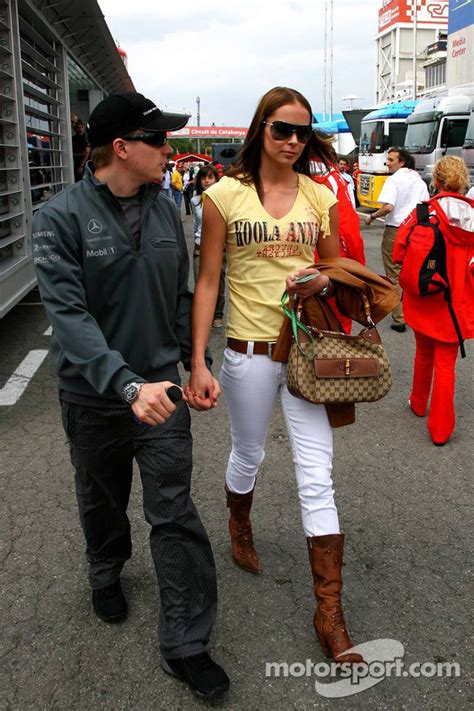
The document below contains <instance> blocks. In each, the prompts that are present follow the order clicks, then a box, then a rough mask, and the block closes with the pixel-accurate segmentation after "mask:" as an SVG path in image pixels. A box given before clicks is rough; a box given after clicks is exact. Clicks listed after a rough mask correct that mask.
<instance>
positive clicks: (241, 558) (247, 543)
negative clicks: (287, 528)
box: [225, 485, 260, 573]
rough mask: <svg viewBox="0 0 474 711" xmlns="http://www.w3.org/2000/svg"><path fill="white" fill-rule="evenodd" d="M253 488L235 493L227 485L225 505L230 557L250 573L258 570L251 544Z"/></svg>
mask: <svg viewBox="0 0 474 711" xmlns="http://www.w3.org/2000/svg"><path fill="white" fill-rule="evenodd" d="M253 491H254V490H253V489H252V491H249V493H248V494H235V493H234V492H233V491H229V489H228V488H227V485H226V487H225V492H226V495H227V507H228V508H229V509H230V518H229V532H230V540H231V544H232V557H233V559H234V561H235V562H236V563H237V565H239V566H240V567H241V568H243V569H244V570H248V571H249V572H250V573H258V572H259V571H260V562H259V560H258V555H257V551H256V550H255V547H254V545H253V539H252V524H251V523H250V509H251V508H252V500H253Z"/></svg>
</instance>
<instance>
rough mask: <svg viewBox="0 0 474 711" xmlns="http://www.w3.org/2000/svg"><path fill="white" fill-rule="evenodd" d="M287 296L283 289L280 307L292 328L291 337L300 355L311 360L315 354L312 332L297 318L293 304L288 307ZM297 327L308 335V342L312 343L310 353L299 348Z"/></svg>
mask: <svg viewBox="0 0 474 711" xmlns="http://www.w3.org/2000/svg"><path fill="white" fill-rule="evenodd" d="M288 298H289V297H288V293H287V292H286V291H284V292H283V294H282V296H281V308H282V309H283V313H284V314H285V316H287V317H288V318H289V319H290V321H291V328H292V331H293V338H294V340H295V343H296V345H297V346H298V350H299V352H300V353H301V355H302V356H304V357H305V358H308V359H309V360H312V359H313V358H314V356H315V342H314V338H313V334H312V333H311V331H310V330H309V329H308V328H307V327H306V326H305V325H304V323H302V322H301V321H300V320H299V318H298V316H297V313H296V310H295V308H294V307H293V306H292V307H291V308H288V306H287V305H286V302H287V300H288ZM298 329H300V331H303V333H305V334H306V335H307V336H308V338H309V340H310V343H311V345H312V348H311V353H305V352H304V350H303V349H302V348H301V346H300V343H299V340H298Z"/></svg>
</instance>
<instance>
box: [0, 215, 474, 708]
mask: <svg viewBox="0 0 474 711" xmlns="http://www.w3.org/2000/svg"><path fill="white" fill-rule="evenodd" d="M183 217H184V216H183ZM184 222H185V229H186V233H187V236H188V238H189V242H190V246H191V218H186V217H184ZM381 234H382V225H381V223H377V224H374V225H373V226H372V227H371V228H370V229H367V228H364V236H365V240H366V251H367V256H368V264H369V266H370V267H372V268H373V269H375V270H376V271H379V272H381V270H382V266H381V258H380V241H381ZM37 301H38V297H37V294H36V293H35V292H33V293H32V294H31V295H30V296H29V297H28V298H27V299H25V302H26V304H35V302H37ZM47 326H48V322H47V319H46V316H45V313H44V311H43V308H42V306H41V305H38V304H37V305H19V306H17V307H16V308H15V309H14V310H13V311H12V312H10V313H9V314H8V315H7V316H6V317H5V318H4V319H3V320H2V321H0V343H1V358H0V389H1V388H2V387H3V385H4V384H5V383H6V381H7V380H8V378H9V377H10V376H11V374H12V372H13V371H14V370H15V368H16V367H17V366H18V364H19V363H20V362H21V361H22V359H23V358H24V357H25V355H26V354H27V353H28V352H29V351H30V350H32V349H43V348H46V349H47V348H49V345H50V338H49V337H48V336H46V335H43V334H44V332H45V330H46V328H47ZM389 326H390V320H389V319H388V318H387V319H386V320H385V321H384V322H383V323H382V324H381V325H380V332H381V334H382V337H383V339H384V342H385V344H386V347H387V349H388V352H389V354H390V358H391V361H392V367H393V374H394V385H393V388H392V390H391V392H390V393H389V394H388V396H387V397H385V398H384V399H383V400H381V401H380V402H377V403H373V404H366V405H361V406H359V407H358V409H357V422H356V424H355V425H352V426H350V427H346V428H342V429H338V430H336V431H335V460H334V480H335V488H336V500H337V504H338V509H339V514H340V519H341V524H342V530H343V531H344V532H345V533H346V552H345V567H344V580H345V588H344V605H345V612H346V617H347V620H348V623H349V627H350V630H351V633H352V636H353V639H354V641H355V642H358V643H362V642H369V641H371V640H380V639H391V640H396V641H398V643H400V644H402V645H403V646H404V652H405V654H404V658H403V661H404V662H405V664H406V665H407V667H408V665H410V664H413V663H430V665H431V666H430V667H429V669H430V673H432V669H433V666H432V665H433V664H435V663H442V662H456V663H457V664H459V665H460V676H457V677H450V678H448V677H446V676H441V677H437V676H435V677H430V678H425V677H420V676H418V677H414V676H410V675H408V676H407V675H406V674H405V676H404V677H402V678H394V677H393V676H391V677H390V678H385V679H383V680H382V681H380V683H378V684H377V685H376V686H374V687H373V688H371V689H368V690H366V691H363V692H361V693H359V694H354V695H351V696H346V697H344V698H342V699H332V698H326V697H325V696H322V695H321V694H320V693H318V692H317V691H316V689H315V678H316V677H315V676H314V674H311V673H310V674H309V675H308V676H306V675H303V676H301V670H302V667H301V665H306V664H307V662H306V660H310V661H311V662H313V663H314V664H320V663H322V662H324V661H325V657H324V656H323V654H322V652H321V650H320V648H319V645H318V643H317V641H316V638H315V635H314V632H313V629H312V615H313V610H314V599H313V594H312V586H311V580H310V570H309V564H308V559H307V551H306V543H305V539H304V535H303V533H302V529H301V523H300V514H299V506H298V499H297V492H296V486H295V481H294V474H293V467H292V462H291V456H290V449H289V442H288V437H287V433H286V429H285V426H284V423H283V419H282V416H281V413H280V411H279V410H277V411H276V412H275V415H274V419H273V422H272V425H271V429H270V433H269V437H268V443H267V454H266V459H265V462H264V464H263V466H262V469H261V474H260V476H259V479H258V485H257V490H256V496H255V505H254V514H253V525H254V536H255V541H256V545H257V547H258V550H259V553H260V557H261V563H262V572H261V574H260V576H252V575H250V574H247V573H245V572H244V571H241V570H240V569H238V568H237V567H236V566H235V565H233V563H232V562H231V558H230V550H229V541H228V536H227V510H226V508H225V503H224V492H223V476H224V471H225V466H226V460H227V456H228V453H229V448H230V438H229V424H228V415H227V410H226V406H225V403H221V404H220V405H219V407H218V408H217V409H215V410H214V411H212V412H210V413H193V433H194V443H195V444H194V458H195V465H194V482H193V496H194V500H195V501H196V503H197V505H198V508H199V510H200V513H201V516H202V519H203V521H204V524H205V526H206V527H207V530H208V532H209V535H210V539H211V542H212V545H213V549H214V553H215V557H216V563H217V570H218V583H219V595H220V603H219V615H218V621H217V624H216V627H215V631H214V634H213V637H212V640H211V645H210V651H211V652H212V654H213V656H214V657H215V658H216V660H218V661H219V662H220V663H221V664H222V665H223V666H224V667H225V669H226V670H227V672H228V674H229V676H230V678H231V682H232V686H231V690H230V692H229V694H228V695H227V697H226V698H225V699H224V700H222V701H220V702H216V705H217V706H222V707H223V708H226V709H236V710H237V709H238V710H240V709H242V710H243V709H300V710H304V709H312V708H321V709H336V708H344V709H417V710H418V709H430V710H431V709H467V708H472V696H471V695H470V688H469V679H470V673H471V671H472V667H471V651H472V647H470V626H471V623H472V619H471V609H472V606H471V598H470V596H469V585H470V580H471V579H470V553H471V551H472V547H471V546H470V545H469V544H470V540H469V532H470V523H471V521H472V510H471V509H470V501H471V499H472V489H471V474H472V458H473V457H472V455H473V447H472V444H473V440H472V422H473V406H472V401H473V398H472V395H473V391H472V379H473V378H472V376H473V365H472V363H473V356H474V353H473V348H472V345H471V344H468V347H467V353H468V357H467V358H466V359H465V360H463V361H461V360H459V361H458V368H457V373H458V381H457V428H456V433H455V435H454V436H453V438H452V440H451V441H450V442H449V443H448V444H447V445H446V446H445V447H443V448H436V447H434V446H433V445H432V444H431V441H430V439H429V436H428V433H427V430H426V424H425V422H424V421H423V420H421V419H418V418H416V417H415V416H414V415H412V414H411V412H410V411H409V409H408V406H407V398H408V394H409V388H410V379H411V370H412V361H413V353H414V338H413V333H412V332H411V331H408V332H407V333H404V334H398V333H395V332H393V331H392V330H391V329H390V327H389ZM210 345H211V347H212V350H213V353H214V356H215V361H216V372H218V369H219V365H220V362H221V356H222V351H223V348H224V333H223V331H222V330H221V331H214V332H213V333H212V336H211V340H210ZM249 405H250V403H249ZM0 428H1V430H0V431H1V439H0V465H1V471H2V497H1V498H2V509H3V511H2V517H1V524H2V529H3V530H2V533H3V535H2V539H3V553H2V566H1V608H2V628H3V634H2V647H3V650H2V662H3V663H2V670H1V675H2V676H1V678H2V685H1V691H2V696H1V701H0V704H1V708H2V709H14V710H15V711H16V710H22V711H23V710H26V709H36V710H42V709H81V710H91V711H92V710H93V709H94V710H96V709H101V710H102V709H104V710H105V709H107V710H110V711H112V710H113V711H116V710H119V709H127V710H128V709H133V710H142V709H143V710H146V711H148V709H173V710H178V709H198V708H202V705H203V704H202V702H201V701H198V700H196V699H195V698H194V697H193V696H192V694H191V692H190V691H189V690H188V688H187V687H185V686H183V685H182V684H181V683H179V682H177V681H175V680H173V679H171V678H169V677H167V676H166V675H165V674H164V673H163V672H162V671H161V669H160V664H159V651H158V645H157V624H158V594H157V584H156V579H155V575H154V571H153V569H152V562H151V557H150V554H149V549H148V542H147V537H148V530H147V529H148V527H147V524H146V523H145V521H144V519H143V514H142V502H141V491H140V484H139V478H138V477H136V478H135V482H134V487H133V491H132V497H131V503H130V518H131V523H132V529H133V540H134V553H133V557H132V559H131V561H130V562H129V563H128V564H127V566H126V568H125V570H124V573H123V587H124V590H125V593H126V595H127V598H128V601H129V605H130V613H129V616H128V619H127V620H126V621H125V622H124V623H123V624H121V625H116V626H111V625H106V624H104V623H102V622H101V621H99V620H98V619H97V618H96V617H95V615H94V614H93V613H92V611H91V604H90V593H89V589H88V583H87V575H86V566H85V561H84V556H83V549H84V544H83V539H82V533H81V530H80V526H79V520H78V515H77V512H76V504H75V495H74V486H73V476H72V468H71V465H70V461H69V456H68V450H67V447H66V443H65V435H64V433H63V430H62V426H61V422H60V416H59V408H58V402H57V384H56V381H55V378H54V376H53V375H52V373H51V360H50V356H48V357H47V358H46V360H45V361H44V362H43V364H42V365H41V367H40V368H39V370H38V371H37V372H36V374H35V375H34V377H33V378H32V380H31V381H30V383H29V384H28V387H27V388H26V390H25V392H24V394H23V395H22V397H21V398H20V400H19V401H18V402H17V403H16V404H15V405H13V406H10V407H0ZM272 662H285V663H287V665H288V667H289V676H287V677H284V676H280V677H269V676H266V664H268V663H272ZM291 665H296V666H293V667H292V666H291ZM318 669H321V667H318ZM291 670H293V671H294V674H299V676H295V675H291ZM310 672H311V668H310ZM322 681H325V682H328V681H332V682H334V681H335V679H328V678H327V677H326V678H324V679H322ZM353 690H355V687H354V689H353ZM330 691H331V690H330ZM326 693H327V692H326ZM329 693H330V692H329Z"/></svg>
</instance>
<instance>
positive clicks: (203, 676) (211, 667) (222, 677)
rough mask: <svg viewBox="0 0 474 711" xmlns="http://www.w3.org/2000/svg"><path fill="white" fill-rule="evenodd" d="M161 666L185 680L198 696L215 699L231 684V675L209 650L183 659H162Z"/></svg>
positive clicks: (168, 672) (167, 671) (172, 674)
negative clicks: (211, 655) (213, 658)
mask: <svg viewBox="0 0 474 711" xmlns="http://www.w3.org/2000/svg"><path fill="white" fill-rule="evenodd" d="M161 666H162V668H163V669H164V671H165V672H166V673H167V674H171V676H174V677H176V678H177V679H180V680H181V681H185V682H186V683H187V684H189V686H190V687H191V689H192V690H193V692H194V693H195V694H196V696H200V697H201V698H204V699H214V698H216V697H217V696H221V694H223V693H224V692H225V691H227V689H228V688H229V686H230V681H229V677H228V676H227V674H226V673H225V671H224V670H223V669H222V667H220V666H219V665H218V664H216V663H215V662H214V661H213V660H212V659H211V657H210V656H209V654H208V653H207V652H201V653H200V654H194V655H193V656H192V657H184V658H183V659H162V661H161Z"/></svg>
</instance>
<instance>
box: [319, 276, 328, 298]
mask: <svg viewBox="0 0 474 711" xmlns="http://www.w3.org/2000/svg"><path fill="white" fill-rule="evenodd" d="M330 286H331V280H330V279H329V277H328V283H327V284H326V286H323V288H322V289H321V291H318V293H317V294H316V296H326V294H327V293H328V291H329V287H330Z"/></svg>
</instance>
